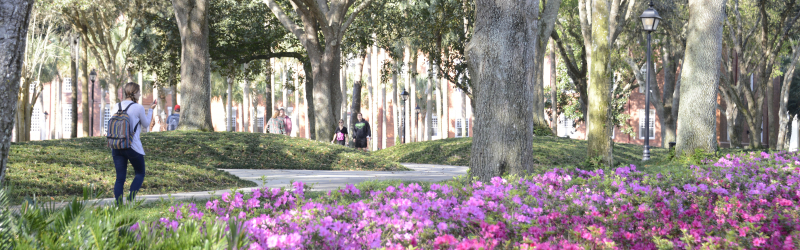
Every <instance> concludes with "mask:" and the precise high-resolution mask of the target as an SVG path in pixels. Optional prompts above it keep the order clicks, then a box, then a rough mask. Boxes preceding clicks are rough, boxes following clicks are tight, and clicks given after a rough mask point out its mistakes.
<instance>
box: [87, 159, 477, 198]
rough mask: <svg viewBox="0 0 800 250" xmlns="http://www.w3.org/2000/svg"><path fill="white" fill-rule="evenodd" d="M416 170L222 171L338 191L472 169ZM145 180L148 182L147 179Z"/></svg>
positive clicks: (429, 166)
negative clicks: (342, 188)
mask: <svg viewBox="0 0 800 250" xmlns="http://www.w3.org/2000/svg"><path fill="white" fill-rule="evenodd" d="M403 166H406V167H408V168H410V169H412V170H414V171H331V170H254V169H222V170H225V171H228V172H230V173H231V174H233V175H236V176H238V177H239V178H242V179H244V180H249V181H253V182H255V183H256V184H258V187H265V186H266V187H271V188H279V187H286V186H288V185H289V183H290V181H295V182H298V181H299V182H303V183H306V184H307V185H309V184H314V185H313V188H312V190H315V191H324V190H335V189H337V188H339V187H344V186H345V185H347V184H356V183H360V182H363V181H368V180H404V181H428V182H436V181H443V180H450V179H452V178H453V177H455V176H459V175H465V174H467V169H469V167H461V166H445V165H432V164H415V163H403ZM262 176H265V177H266V179H267V181H266V183H263V184H262V179H261V177H262ZM145 181H147V179H146V178H145ZM253 188H255V187H249V188H242V189H241V190H242V191H244V192H250V190H252V189H253ZM230 191H231V190H230V189H226V190H215V191H201V192H187V193H174V194H160V195H158V194H154V195H139V196H137V197H136V199H137V200H139V199H141V200H144V201H145V202H151V201H158V200H160V199H161V198H164V199H169V198H170V197H172V198H174V199H176V200H184V199H198V200H202V199H209V198H211V197H212V196H215V195H221V194H222V193H225V192H230ZM113 201H114V199H113V198H107V199H102V200H100V203H101V204H110V203H112V202H113Z"/></svg>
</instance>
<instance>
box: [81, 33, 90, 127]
mask: <svg viewBox="0 0 800 250" xmlns="http://www.w3.org/2000/svg"><path fill="white" fill-rule="evenodd" d="M81 48H83V51H84V54H83V57H82V58H80V61H79V63H80V68H81V110H82V112H83V115H82V117H81V119H82V120H83V136H84V137H86V136H90V135H91V133H92V131H91V125H92V121H91V120H89V115H90V113H89V107H91V106H92V105H93V103H89V95H90V94H91V93H90V90H89V71H88V70H87V69H88V65H87V64H89V60H88V57H89V53H87V52H88V51H89V50H88V48H87V44H86V43H85V42H82V43H81Z"/></svg>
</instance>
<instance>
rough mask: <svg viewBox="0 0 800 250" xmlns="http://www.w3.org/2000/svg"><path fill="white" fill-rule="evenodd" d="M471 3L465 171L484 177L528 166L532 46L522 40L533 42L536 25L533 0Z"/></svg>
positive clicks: (530, 165)
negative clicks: (470, 107)
mask: <svg viewBox="0 0 800 250" xmlns="http://www.w3.org/2000/svg"><path fill="white" fill-rule="evenodd" d="M475 4H476V6H475V7H476V8H475V9H476V11H475V13H476V18H475V28H474V34H473V36H472V39H471V40H470V41H469V43H468V44H467V47H466V56H467V61H468V62H469V72H470V73H471V75H472V81H474V85H473V86H475V89H473V96H474V98H475V102H476V104H475V118H476V119H475V123H476V124H474V127H473V131H474V132H475V135H474V138H473V143H472V156H471V159H470V175H471V176H472V177H477V178H478V180H480V181H483V182H488V181H490V180H491V178H492V177H495V176H502V175H504V174H506V173H509V174H516V175H518V176H522V175H525V174H526V173H529V172H530V171H531V170H532V169H533V163H534V162H533V156H532V155H531V151H532V147H533V124H534V123H533V110H532V108H533V105H532V104H533V103H532V102H533V86H532V85H531V84H530V81H528V79H530V77H531V75H530V74H529V73H530V72H527V71H528V70H529V69H531V68H532V65H531V63H533V62H532V60H530V59H532V58H530V57H529V56H530V55H532V54H533V53H532V52H531V51H528V50H531V49H535V48H536V47H534V46H528V45H527V44H536V43H538V41H537V39H538V36H536V35H532V34H531V33H534V34H535V33H536V32H538V30H539V29H540V28H541V26H540V25H538V22H536V21H534V20H536V19H538V17H539V1H537V0H526V1H524V2H523V3H522V6H520V4H518V3H517V2H516V1H511V0H498V1H491V0H476V2H475ZM530 30H533V32H526V31H530ZM500 110H502V112H499V111H500ZM462 127H464V126H462Z"/></svg>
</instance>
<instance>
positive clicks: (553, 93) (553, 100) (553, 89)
mask: <svg viewBox="0 0 800 250" xmlns="http://www.w3.org/2000/svg"><path fill="white" fill-rule="evenodd" d="M557 91H558V84H556V42H555V41H554V40H553V39H551V40H550V130H553V135H554V136H557V135H558V92H557Z"/></svg>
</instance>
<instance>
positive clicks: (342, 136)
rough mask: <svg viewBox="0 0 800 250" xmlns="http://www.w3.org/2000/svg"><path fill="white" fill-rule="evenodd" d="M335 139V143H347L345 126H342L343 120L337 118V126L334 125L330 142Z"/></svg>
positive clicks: (343, 144)
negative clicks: (334, 129) (334, 128)
mask: <svg viewBox="0 0 800 250" xmlns="http://www.w3.org/2000/svg"><path fill="white" fill-rule="evenodd" d="M334 141H336V143H337V144H339V145H342V146H346V145H347V144H349V143H347V127H345V126H344V120H342V119H339V127H336V131H334V132H333V140H331V143H334Z"/></svg>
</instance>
